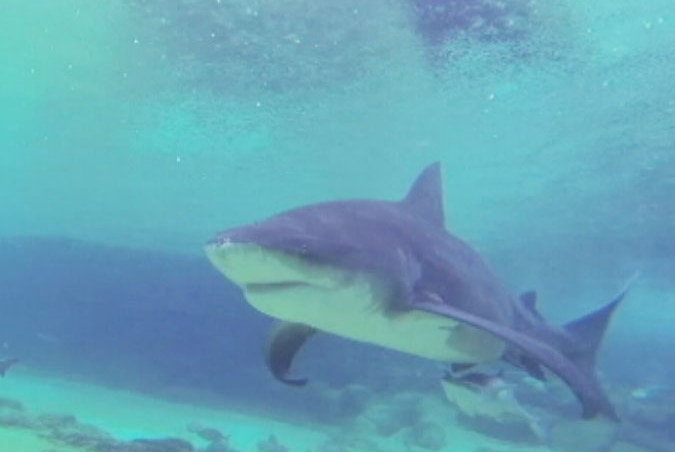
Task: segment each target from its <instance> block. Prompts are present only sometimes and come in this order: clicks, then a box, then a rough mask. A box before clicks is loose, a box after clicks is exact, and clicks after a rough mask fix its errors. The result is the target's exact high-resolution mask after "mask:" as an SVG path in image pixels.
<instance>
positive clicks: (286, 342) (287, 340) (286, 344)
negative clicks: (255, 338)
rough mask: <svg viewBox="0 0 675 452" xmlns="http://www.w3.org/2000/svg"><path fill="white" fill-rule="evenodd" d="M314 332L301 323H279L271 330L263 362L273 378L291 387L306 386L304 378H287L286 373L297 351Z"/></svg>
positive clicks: (313, 329) (311, 328)
mask: <svg viewBox="0 0 675 452" xmlns="http://www.w3.org/2000/svg"><path fill="white" fill-rule="evenodd" d="M316 331H317V330H316V329H315V328H313V327H311V326H307V325H304V324H302V323H292V322H279V324H278V325H277V326H276V327H275V328H274V329H273V330H272V332H271V334H270V337H269V341H268V343H267V349H266V350H265V362H266V364H267V367H268V368H269V370H270V372H272V375H274V378H276V379H277V380H279V381H280V382H282V383H285V384H287V385H291V386H304V385H305V384H307V379H306V378H289V377H288V371H289V370H290V368H291V364H292V363H293V358H295V355H296V353H297V352H298V350H300V348H301V347H302V346H303V345H304V344H305V342H307V340H308V339H309V338H310V337H312V336H313V335H314V333H316Z"/></svg>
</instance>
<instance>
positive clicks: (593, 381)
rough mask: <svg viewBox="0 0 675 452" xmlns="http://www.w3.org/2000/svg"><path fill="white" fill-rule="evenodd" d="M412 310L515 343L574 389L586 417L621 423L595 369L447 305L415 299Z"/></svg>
mask: <svg viewBox="0 0 675 452" xmlns="http://www.w3.org/2000/svg"><path fill="white" fill-rule="evenodd" d="M410 308H411V309H418V310H421V311H426V312H429V313H432V314H436V315H440V316H443V317H449V318H452V319H455V320H459V321H462V322H464V323H467V324H469V325H472V326H475V327H477V328H480V329H482V330H484V331H487V332H489V333H491V334H493V335H495V336H496V337H498V338H500V339H502V340H504V341H505V342H507V343H509V344H512V345H513V346H514V347H517V348H518V349H520V350H521V351H522V352H523V353H525V354H526V355H529V356H531V357H532V358H533V359H535V360H536V361H538V362H540V363H541V364H542V365H543V366H545V367H547V368H548V369H550V370H551V371H552V372H553V373H555V374H556V375H558V377H560V378H561V379H562V380H563V381H564V382H565V383H566V384H567V385H568V386H569V387H570V389H571V390H572V392H573V393H574V395H575V396H576V397H577V399H578V400H579V402H580V403H581V406H582V408H583V417H584V418H591V417H594V416H596V415H597V414H603V415H605V416H607V417H608V418H610V419H612V420H618V417H617V415H616V413H615V411H614V407H613V406H612V404H611V402H610V401H609V399H608V398H607V396H606V395H605V393H604V391H603V390H602V388H601V387H600V384H599V383H598V381H597V378H596V377H595V375H594V374H593V370H592V369H590V368H587V367H585V366H580V365H578V364H577V363H575V362H573V361H572V360H570V359H569V358H567V357H566V356H565V355H563V354H562V353H561V352H560V351H558V350H556V349H555V348H553V347H551V346H550V345H548V344H546V343H544V342H540V341H538V340H536V339H534V338H532V337H530V336H527V335H525V334H522V333H520V332H518V331H515V330H513V329H511V328H508V327H505V326H502V325H499V324H497V323H494V322H492V321H490V320H486V319H484V318H482V317H478V316H475V315H473V314H470V313H467V312H464V311H462V310H460V309H456V308H454V307H452V306H449V305H447V304H438V303H434V302H429V301H425V300H424V299H422V300H415V301H414V302H413V303H412V304H411V305H410Z"/></svg>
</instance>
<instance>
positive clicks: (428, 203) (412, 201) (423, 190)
mask: <svg viewBox="0 0 675 452" xmlns="http://www.w3.org/2000/svg"><path fill="white" fill-rule="evenodd" d="M403 204H404V205H405V206H406V207H407V208H408V209H410V210H411V211H412V212H414V213H415V214H417V215H419V216H420V217H422V218H424V219H426V220H427V221H429V222H430V223H433V224H435V225H436V226H439V227H445V212H444V207H443V180H442V177H441V163H440V162H434V163H432V164H431V165H429V166H427V167H426V168H425V169H424V171H422V172H421V173H420V175H419V176H417V179H415V182H414V183H413V184H412V187H410V190H409V191H408V194H407V195H406V197H405V199H403Z"/></svg>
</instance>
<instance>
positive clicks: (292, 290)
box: [205, 162, 629, 420]
mask: <svg viewBox="0 0 675 452" xmlns="http://www.w3.org/2000/svg"><path fill="white" fill-rule="evenodd" d="M205 252H206V254H207V256H208V257H209V259H210V261H211V262H212V263H213V265H214V266H215V267H216V268H217V269H218V270H219V271H220V272H221V273H223V274H224V275H225V276H226V277H227V278H228V279H230V280H231V281H233V282H234V283H235V284H237V285H238V286H239V287H240V288H241V289H242V291H243V294H244V296H245V298H246V299H247V301H248V302H249V303H250V304H251V305H252V306H253V307H254V308H256V309H257V310H259V311H261V312H263V313H265V314H267V315H269V316H272V317H274V318H276V319H279V320H281V323H280V324H279V326H278V327H277V328H276V329H275V331H274V332H273V333H272V334H271V337H270V340H269V345H268V348H267V351H266V361H267V365H268V367H269V369H270V371H271V372H272V374H273V375H274V377H275V378H277V379H278V380H280V381H282V382H284V383H288V384H291V385H303V384H305V383H306V382H307V379H305V378H293V377H292V376H290V375H289V373H290V368H291V364H292V361H293V358H294V356H295V355H296V353H297V352H298V351H299V350H300V349H301V347H302V346H303V345H304V344H305V343H306V342H307V340H308V339H309V338H310V337H312V336H313V335H314V334H315V333H316V332H317V331H323V332H328V333H332V334H335V335H338V336H342V337H344V338H348V339H352V340H355V341H360V342H366V343H370V344H375V345H378V346H382V347H386V348H389V349H393V350H397V351H400V352H404V353H409V354H413V355H417V356H420V357H424V358H428V359H432V360H439V361H444V362H448V363H454V364H456V365H457V366H462V367H463V368H470V367H471V366H473V365H478V364H483V363H490V362H495V361H499V360H503V361H506V362H508V363H510V364H513V365H515V366H517V367H519V368H521V369H523V370H525V371H527V372H528V373H529V374H530V375H533V376H534V377H536V378H540V379H543V378H545V374H544V372H543V370H542V368H546V369H548V370H549V371H551V372H552V373H553V374H555V375H557V376H558V377H559V378H561V379H562V380H563V381H564V382H565V383H566V384H567V386H568V387H569V388H570V389H571V391H572V392H573V393H574V395H575V396H576V398H577V399H578V400H579V402H580V404H581V407H582V414H583V417H585V418H591V417H594V416H596V415H603V416H605V417H608V418H610V419H613V420H618V417H617V415H616V412H615V410H614V407H613V406H612V404H611V402H610V400H609V399H608V397H607V395H606V394H605V392H604V391H603V389H602V387H601V385H600V384H599V382H598V379H597V377H596V374H595V369H594V368H595V356H596V351H597V349H598V348H599V345H600V343H601V340H602V337H603V335H604V332H605V329H606V327H607V325H608V322H609V320H610V317H611V315H612V313H613V312H614V310H615V308H616V307H617V306H618V305H619V303H620V302H621V300H622V299H623V298H624V296H625V295H626V293H627V291H628V288H629V284H627V285H626V286H625V287H624V289H623V290H621V291H620V292H619V293H618V295H616V296H615V297H614V299H612V300H611V301H610V302H609V303H608V304H606V305H605V306H604V307H602V308H600V309H598V310H596V311H594V312H592V313H590V314H588V315H586V316H584V317H581V318H579V319H577V320H574V321H572V322H570V323H568V324H566V325H564V326H555V325H552V324H550V323H549V322H547V321H546V320H545V319H544V317H543V316H542V315H541V314H540V313H539V312H538V310H537V308H536V301H537V300H536V294H535V293H534V292H528V293H526V294H524V295H523V296H521V297H514V296H512V295H511V294H509V292H508V291H507V290H506V288H505V287H504V285H503V284H502V282H501V281H500V280H499V278H498V277H497V276H496V275H495V274H494V272H493V271H492V270H491V268H490V267H489V265H488V264H487V263H486V261H485V260H484V259H483V258H482V257H481V256H480V254H479V253H478V252H477V251H475V250H474V249H473V248H472V247H471V246H469V245H468V244H467V243H465V242H464V241H463V240H461V239H460V238H458V237H457V236H455V235H453V234H451V233H450V232H448V231H447V230H446V228H445V212H444V199H443V189H442V173H441V165H440V163H439V162H435V163H432V164H431V165H429V166H428V167H427V168H426V169H424V170H423V171H422V173H421V174H420V175H419V176H418V177H417V179H416V180H415V182H414V183H413V184H412V187H411V188H410V189H409V191H408V193H407V195H406V196H405V197H404V198H403V199H402V200H398V201H380V200H372V199H357V200H341V201H329V202H322V203H318V204H312V205H308V206H304V207H299V208H296V209H292V210H289V211H286V212H283V213H280V214H277V215H275V216H272V217H270V218H268V219H265V220H261V221H258V222H255V223H252V224H248V225H244V226H239V227H234V228H231V229H228V230H226V231H224V232H221V233H219V234H217V235H216V236H215V237H214V238H213V239H212V240H210V241H209V242H208V243H207V244H206V246H205Z"/></svg>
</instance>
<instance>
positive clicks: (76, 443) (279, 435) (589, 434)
mask: <svg viewBox="0 0 675 452" xmlns="http://www.w3.org/2000/svg"><path fill="white" fill-rule="evenodd" d="M0 10H2V14H0V55H1V56H2V63H0V193H2V194H3V203H2V210H1V211H2V216H1V221H0V308H1V311H0V312H1V313H2V314H1V315H0V345H1V346H2V351H1V352H0V361H2V360H4V359H9V358H17V359H19V360H20V361H19V362H18V363H16V364H15V365H13V366H12V367H11V368H9V369H8V370H7V372H6V375H5V377H4V378H2V379H0V452H4V451H8V452H10V451H11V452H14V451H17V452H23V451H26V452H32V451H61V452H63V451H85V450H86V451H117V452H121V451H167V452H171V451H191V450H208V451H211V452H214V451H230V452H232V451H260V452H278V451H294V452H295V451H302V452H306V451H312V452H329V451H330V452H338V451H339V452H347V451H350V452H351V451H354V452H355V451H369V452H378V451H387V452H388V451H392V452H396V451H415V452H418V451H420V452H421V451H428V450H436V451H439V450H440V451H468V452H472V451H481V452H487V451H492V452H505V451H520V450H531V451H540V450H556V451H558V450H560V451H572V450H574V451H591V452H595V451H597V452H600V451H612V452H619V451H620V452H629V451H635V452H639V451H672V450H675V433H674V432H675V386H674V384H673V376H674V375H675V362H674V361H673V353H672V345H673V341H674V339H675V332H674V331H673V325H674V324H675V235H674V233H673V231H675V80H674V79H673V74H675V58H673V57H672V54H673V50H672V49H673V48H675V4H674V3H673V2H672V1H671V0H652V1H649V2H645V1H637V0H612V1H609V0H597V1H593V2H588V1H581V0H552V1H541V0H540V1H536V0H512V1H509V2H499V1H495V0H369V1H357V0H341V1H336V0H314V1H310V0H284V1H274V0H203V1H193V0H174V1H168V0H113V1H108V2H91V1H85V0H62V1H60V2H49V1H45V0H43V1H37V2H25V1H20V0H4V1H3V3H2V6H1V7H0ZM434 161H440V162H441V163H442V166H443V184H444V192H445V193H444V194H445V200H444V203H443V204H444V207H445V211H446V216H447V220H446V227H447V228H448V230H449V231H451V232H452V233H453V234H456V235H457V236H459V237H461V238H462V239H464V240H466V241H467V242H468V243H470V244H471V245H472V246H473V247H475V249H476V250H477V251H478V252H479V253H480V254H481V255H483V256H484V257H485V258H486V259H487V260H488V261H489V262H490V264H491V265H492V267H493V269H494V270H495V273H496V274H497V275H498V276H499V278H500V279H501V280H502V281H503V282H504V284H505V285H506V287H508V289H509V291H510V292H511V293H513V294H518V293H521V292H524V291H526V290H532V289H534V290H536V291H537V293H538V298H539V303H538V306H539V309H540V310H541V312H542V313H543V315H544V316H545V317H546V318H547V319H549V320H550V321H551V322H552V323H556V324H561V323H563V322H566V321H569V320H571V319H574V318H577V317H579V316H581V315H583V314H586V313H588V312H590V311H593V310H594V309H597V308H599V307H601V306H602V305H603V304H604V303H606V302H608V301H610V300H611V299H612V297H613V296H614V295H615V294H616V293H617V292H618V291H619V290H620V289H621V288H622V287H623V286H624V284H625V283H626V281H628V280H629V278H630V277H631V275H633V274H635V273H636V272H639V275H640V276H639V278H638V279H637V280H636V281H635V283H634V284H633V285H632V288H631V291H630V293H629V294H628V295H627V298H626V300H625V302H624V303H622V305H621V306H620V308H619V309H618V310H617V312H616V315H615V316H614V318H613V319H612V322H611V324H610V326H609V329H608V332H607V335H606V337H605V340H604V341H603V344H602V348H601V349H600V351H599V354H598V356H597V362H596V367H597V369H598V374H599V379H600V381H601V384H602V386H603V387H604V388H605V389H606V391H607V393H608V395H609V398H610V399H611V400H612V402H613V404H614V406H615V407H616V410H617V412H618V414H619V417H620V418H621V420H622V422H621V423H618V424H617V423H613V422H605V421H603V420H597V419H596V420H582V419H580V418H579V406H578V403H577V402H576V400H575V399H574V397H573V396H572V395H571V394H570V392H569V390H567V389H566V388H565V386H564V385H563V384H562V383H561V382H560V381H559V380H558V379H557V378H555V377H553V376H552V377H551V378H549V379H548V380H547V382H546V383H541V382H533V381H532V379H531V378H529V377H527V376H526V375H525V374H524V373H522V372H517V371H516V370H514V368H511V369H510V370H509V371H508V372H509V373H508V376H509V377H511V378H513V381H514V385H515V388H516V389H515V395H516V397H517V400H518V402H517V403H519V404H522V405H523V406H525V407H526V408H527V410H528V412H531V413H535V415H534V416H535V417H536V418H537V422H540V423H541V425H543V426H544V429H545V430H546V434H545V435H543V436H544V437H543V438H542V437H541V435H537V434H534V433H533V431H532V428H531V427H532V426H531V425H528V424H531V422H530V421H529V420H528V418H524V417H522V416H519V415H515V416H511V418H510V419H507V420H504V419H496V418H495V417H494V416H493V417H490V416H471V415H470V414H469V413H468V412H467V411H466V410H462V409H461V408H460V407H458V406H457V405H455V404H453V403H451V402H450V401H448V400H447V399H446V397H445V396H444V394H443V390H442V388H441V385H440V383H439V381H440V379H441V377H442V376H443V372H444V364H445V363H439V362H434V361H432V360H427V359H424V358H421V357H415V356H409V355H405V354H402V353H398V352H396V351H391V350H387V349H385V348H382V347H376V346H372V345H366V344H363V343H359V342H356V341H351V340H348V339H343V338H338V337H336V336H332V335H328V334H327V335H318V336H317V337H316V338H313V339H312V340H311V341H310V342H309V343H308V344H307V345H306V347H304V348H303V349H302V350H301V351H300V353H299V354H298V356H297V359H296V362H295V363H294V366H293V374H297V375H302V376H305V375H306V376H309V377H310V384H308V385H307V387H304V388H292V387H288V386H285V385H282V384H279V383H278V382H277V381H275V380H274V378H273V377H272V376H271V375H269V372H268V370H267V368H266V367H265V363H264V356H263V355H264V353H263V350H264V348H265V346H266V343H267V340H268V332H269V330H270V329H271V328H272V327H273V325H274V319H272V318H270V317H268V316H266V315H264V314H262V313H260V312H258V311H256V310H255V309H253V308H252V307H251V305H250V304H248V303H247V300H246V299H245V298H244V297H243V296H242V292H241V291H240V290H239V289H238V288H237V286H236V285H235V284H233V283H232V282H230V281H228V280H227V279H226V278H224V277H223V276H222V275H221V274H219V273H218V272H217V271H216V270H215V269H214V267H213V266H212V265H211V263H210V262H209V260H208V259H207V257H206V255H205V253H204V245H205V244H206V243H207V241H209V240H210V239H211V238H213V237H214V235H215V234H216V233H217V232H219V231H222V230H226V229H228V228H231V227H235V226H238V225H242V224H247V223H251V222H254V221H257V220H260V219H262V218H266V217H268V216H270V215H272V214H275V213H278V212H280V211H284V210H286V209H289V208H293V207H299V206H304V205H307V204H312V203H316V202H319V201H325V200H336V199H352V198H369V199H370V198H372V199H383V200H397V199H400V198H402V197H403V196H404V195H405V193H406V192H407V190H408V188H409V186H410V184H411V183H412V181H413V180H414V178H415V177H416V176H417V175H418V173H419V172H420V171H421V170H422V169H423V168H424V167H425V166H426V165H428V164H429V163H431V162H434ZM411 340H414V339H413V338H411ZM511 414H513V413H511ZM219 435H222V436H219Z"/></svg>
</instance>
